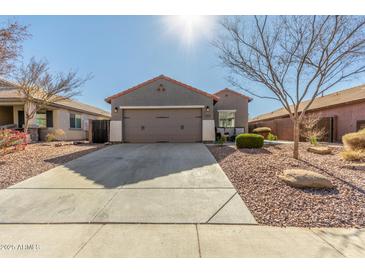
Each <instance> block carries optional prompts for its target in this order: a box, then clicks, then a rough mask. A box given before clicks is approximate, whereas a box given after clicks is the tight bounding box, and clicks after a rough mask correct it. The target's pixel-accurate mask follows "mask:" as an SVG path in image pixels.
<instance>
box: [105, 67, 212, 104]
mask: <svg viewBox="0 0 365 274" xmlns="http://www.w3.org/2000/svg"><path fill="white" fill-rule="evenodd" d="M159 79H163V80H166V81H170V82H173V83H175V84H177V85H180V86H183V87H185V88H187V89H189V90H191V91H194V92H197V93H200V94H202V95H205V96H208V97H211V98H212V99H213V100H216V101H218V99H219V98H218V97H217V96H215V95H214V94H211V93H208V92H205V91H203V90H201V89H198V88H195V87H193V86H191V85H188V84H185V83H183V82H180V81H178V80H175V79H173V78H171V77H169V76H166V75H163V74H161V75H159V76H157V77H154V78H152V79H149V80H146V81H144V82H142V83H140V84H138V85H135V86H132V87H130V88H128V89H126V90H124V91H120V92H118V93H116V94H114V95H111V96H109V97H107V98H105V101H106V102H107V103H109V104H110V102H111V100H112V99H114V98H117V97H120V96H123V95H126V94H128V93H130V92H133V91H135V90H137V89H139V88H141V87H143V86H146V85H148V84H150V83H152V82H155V81H157V80H159Z"/></svg>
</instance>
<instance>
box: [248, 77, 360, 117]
mask: <svg viewBox="0 0 365 274" xmlns="http://www.w3.org/2000/svg"><path fill="white" fill-rule="evenodd" d="M364 88H365V84H361V85H356V86H353V87H350V88H346V89H343V90H336V91H334V92H331V93H329V94H326V95H323V96H319V97H317V98H316V99H315V100H314V102H313V104H312V105H311V107H310V108H309V109H308V110H309V111H310V110H315V109H321V108H325V107H331V106H336V105H338V104H335V103H332V104H328V105H325V106H320V107H315V108H312V107H313V105H314V104H315V103H318V101H320V102H321V101H323V100H326V99H328V98H331V97H334V96H340V95H345V94H346V93H348V92H351V91H353V92H356V91H359V90H360V91H361V90H362V89H364ZM363 99H365V90H364V98H363ZM363 99H361V98H360V99H354V100H353V101H358V100H363ZM309 100H310V99H307V100H305V101H302V102H301V103H300V105H299V108H300V106H302V105H303V104H305V103H306V102H308V101H309ZM348 102H352V101H351V100H348V101H345V102H340V103H339V104H341V103H348ZM289 107H290V108H291V107H293V105H290V106H289ZM284 109H285V108H284V107H281V108H277V109H275V110H273V111H270V112H266V113H262V114H260V115H257V116H255V117H253V118H252V119H250V121H257V120H259V121H260V119H263V120H267V119H274V118H278V117H282V116H283V115H284V114H280V115H277V116H275V115H274V116H272V117H271V116H268V115H269V114H276V113H279V112H280V111H283V110H284ZM300 111H301V110H300ZM286 115H287V113H285V116H286ZM265 116H268V117H265Z"/></svg>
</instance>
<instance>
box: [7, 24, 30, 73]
mask: <svg viewBox="0 0 365 274" xmlns="http://www.w3.org/2000/svg"><path fill="white" fill-rule="evenodd" d="M29 36H30V35H29V33H28V31H27V27H26V26H23V25H20V24H19V23H17V22H13V23H10V22H9V23H7V24H5V25H4V26H0V76H4V75H6V74H8V73H10V72H11V71H12V69H13V68H14V66H15V61H16V59H17V58H18V57H19V54H20V52H21V49H22V45H21V42H23V40H24V39H26V38H28V37H29Z"/></svg>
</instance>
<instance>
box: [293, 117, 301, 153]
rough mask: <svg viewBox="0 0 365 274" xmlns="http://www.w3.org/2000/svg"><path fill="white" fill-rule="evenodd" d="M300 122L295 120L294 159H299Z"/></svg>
mask: <svg viewBox="0 0 365 274" xmlns="http://www.w3.org/2000/svg"><path fill="white" fill-rule="evenodd" d="M299 124H300V123H299V121H298V119H295V120H294V131H293V133H294V136H293V140H294V150H293V157H294V159H297V160H298V159H299Z"/></svg>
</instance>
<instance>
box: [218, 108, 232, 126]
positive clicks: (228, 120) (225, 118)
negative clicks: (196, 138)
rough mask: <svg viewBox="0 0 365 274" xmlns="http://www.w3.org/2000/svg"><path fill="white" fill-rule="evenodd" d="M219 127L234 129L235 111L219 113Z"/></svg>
mask: <svg viewBox="0 0 365 274" xmlns="http://www.w3.org/2000/svg"><path fill="white" fill-rule="evenodd" d="M218 115H219V116H218V119H219V127H234V117H235V111H219V112H218Z"/></svg>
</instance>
